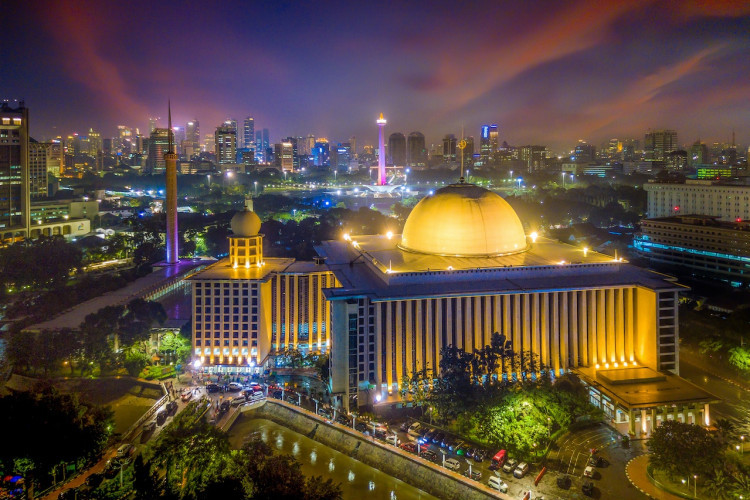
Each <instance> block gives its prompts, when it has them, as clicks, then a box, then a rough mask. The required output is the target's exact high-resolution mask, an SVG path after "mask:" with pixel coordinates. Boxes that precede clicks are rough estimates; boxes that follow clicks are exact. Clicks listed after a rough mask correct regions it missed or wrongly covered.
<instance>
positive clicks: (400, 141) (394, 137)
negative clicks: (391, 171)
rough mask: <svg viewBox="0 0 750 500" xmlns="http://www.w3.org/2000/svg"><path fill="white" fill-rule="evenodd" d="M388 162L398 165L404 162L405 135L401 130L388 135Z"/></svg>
mask: <svg viewBox="0 0 750 500" xmlns="http://www.w3.org/2000/svg"><path fill="white" fill-rule="evenodd" d="M388 163H389V164H390V165H394V166H400V167H403V166H404V165H405V164H406V137H404V134H402V133H401V132H394V133H392V134H391V135H390V136H388Z"/></svg>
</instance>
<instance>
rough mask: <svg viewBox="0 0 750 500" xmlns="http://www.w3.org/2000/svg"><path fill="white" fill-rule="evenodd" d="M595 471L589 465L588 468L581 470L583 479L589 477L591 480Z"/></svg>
mask: <svg viewBox="0 0 750 500" xmlns="http://www.w3.org/2000/svg"><path fill="white" fill-rule="evenodd" d="M595 471H596V469H594V468H593V467H592V466H590V465H589V466H588V467H586V468H585V469H583V477H590V478H592V479H593V478H594V473H595Z"/></svg>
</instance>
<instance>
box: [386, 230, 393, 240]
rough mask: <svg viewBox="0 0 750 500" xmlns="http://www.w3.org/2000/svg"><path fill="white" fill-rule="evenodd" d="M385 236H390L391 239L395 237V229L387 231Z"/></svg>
mask: <svg viewBox="0 0 750 500" xmlns="http://www.w3.org/2000/svg"><path fill="white" fill-rule="evenodd" d="M385 237H386V238H388V239H389V240H390V239H391V238H393V231H388V232H387V233H385Z"/></svg>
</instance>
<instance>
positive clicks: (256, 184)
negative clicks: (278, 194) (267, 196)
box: [253, 181, 258, 196]
mask: <svg viewBox="0 0 750 500" xmlns="http://www.w3.org/2000/svg"><path fill="white" fill-rule="evenodd" d="M253 184H254V185H255V196H258V181H253Z"/></svg>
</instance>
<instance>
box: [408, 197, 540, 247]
mask: <svg viewBox="0 0 750 500" xmlns="http://www.w3.org/2000/svg"><path fill="white" fill-rule="evenodd" d="M527 246H528V245H527V243H526V234H525V233H524V230H523V225H522V224H521V220H520V219H519V218H518V215H516V212H515V210H513V208H512V207H511V206H510V205H509V204H508V202H507V201H505V200H504V199H503V198H502V197H501V196H500V195H498V194H496V193H493V192H492V191H489V190H487V189H484V188H482V187H479V186H477V185H475V184H463V183H462V184H451V185H450V186H446V187H444V188H442V189H439V190H437V192H435V194H434V195H432V196H426V197H425V198H423V199H422V201H420V202H419V203H417V206H415V207H414V210H412V212H411V214H410V215H409V217H408V219H406V224H405V225H404V231H403V233H402V235H401V243H400V245H399V247H400V248H402V249H403V250H407V251H410V252H417V253H425V254H433V255H451V256H458V257H491V256H496V255H507V254H512V253H518V252H523V251H524V250H526V249H527Z"/></svg>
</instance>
